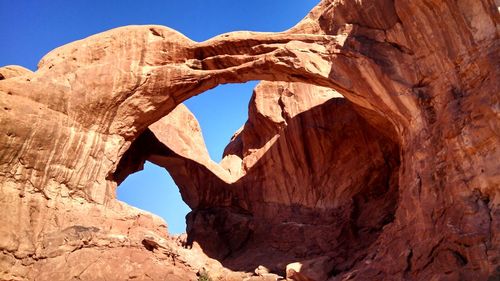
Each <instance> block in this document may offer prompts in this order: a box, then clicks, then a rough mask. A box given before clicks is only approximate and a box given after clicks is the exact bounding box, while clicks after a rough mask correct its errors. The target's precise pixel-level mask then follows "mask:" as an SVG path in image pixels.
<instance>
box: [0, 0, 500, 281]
mask: <svg viewBox="0 0 500 281" xmlns="http://www.w3.org/2000/svg"><path fill="white" fill-rule="evenodd" d="M499 21H500V20H499V15H498V9H497V7H496V5H495V3H493V1H491V0H482V1H479V2H478V1H467V0H462V1H444V2H443V1H433V0H426V1H389V0H387V1H386V0H380V1H375V0H370V1H362V2H359V1H346V2H342V1H328V0H325V1H323V2H322V3H320V4H319V5H318V7H317V8H315V9H314V10H313V11H312V12H311V14H310V15H309V16H308V17H307V18H306V19H304V20H303V21H302V22H301V23H299V24H298V25H297V26H296V27H294V28H292V29H291V30H289V31H287V32H284V33H280V34H253V33H239V34H240V35H238V33H234V34H233V35H226V36H225V37H224V36H222V37H217V38H215V39H213V40H209V41H207V42H204V43H194V42H190V41H189V40H188V39H186V38H185V37H183V36H181V35H179V34H178V33H175V32H173V31H171V30H168V29H165V28H161V27H156V26H148V27H131V28H127V29H118V30H114V31H110V32H108V33H104V34H101V35H97V36H95V37H91V38H88V39H86V40H83V41H80V42H78V43H74V44H71V45H68V46H65V47H62V48H61V49H58V50H56V51H54V52H53V53H52V54H50V55H49V56H47V57H46V58H45V59H44V60H43V61H42V63H41V65H40V69H39V70H38V71H37V72H35V73H26V72H25V71H19V74H20V75H21V76H19V77H12V75H11V74H9V75H7V76H6V75H3V74H2V77H10V78H7V79H3V80H2V81H1V82H0V97H1V99H0V102H1V104H2V107H3V108H4V110H3V111H2V113H1V114H2V121H5V122H3V123H2V131H5V132H6V133H5V134H2V135H1V136H0V143H2V146H3V147H2V148H3V149H2V156H1V158H0V159H1V161H0V162H1V163H0V170H1V171H2V174H1V184H2V188H3V189H2V192H3V193H4V194H3V195H4V196H3V197H4V198H5V200H4V201H3V202H2V208H3V209H5V210H8V214H6V216H5V218H4V223H3V225H4V226H3V228H2V233H5V235H4V237H8V238H7V239H6V241H7V242H6V245H4V246H3V249H4V250H5V252H6V254H4V255H5V256H6V257H8V259H9V261H12V263H13V264H15V265H16V267H15V268H18V269H19V268H25V267H24V266H23V265H21V262H20V259H25V260H24V262H26V261H28V262H33V263H35V265H36V266H41V267H42V268H43V262H36V261H38V260H37V259H34V258H32V257H33V256H34V255H35V256H36V257H38V256H41V257H42V258H43V259H45V258H47V257H50V258H57V251H48V250H47V249H39V248H37V247H35V245H38V244H37V243H39V242H40V239H41V238H39V237H40V234H44V235H45V236H44V239H48V241H50V239H51V237H52V236H51V235H52V234H51V233H55V232H56V230H57V231H59V230H61V229H64V230H65V231H67V232H68V233H74V232H75V231H76V232H78V233H80V232H82V233H86V234H88V235H95V233H96V232H95V231H94V230H95V229H94V228H92V227H90V228H88V227H87V228H78V227H77V228H75V227H74V223H73V222H74V221H78V220H79V219H82V218H85V216H86V215H88V214H89V212H88V210H87V209H86V208H90V209H92V211H93V212H94V211H95V212H97V213H98V212H103V213H106V214H108V215H107V217H106V218H102V220H101V221H99V222H97V221H87V223H88V224H89V225H97V224H98V225H106V224H109V225H116V223H117V221H119V219H118V218H119V217H120V215H116V214H111V210H123V207H119V206H116V205H117V203H116V202H115V201H114V200H113V194H114V188H115V186H116V184H115V183H114V182H113V180H112V179H111V178H110V177H111V174H112V172H113V170H114V168H115V167H116V165H117V162H118V160H119V159H120V157H121V155H123V154H124V153H125V151H127V149H128V147H129V145H130V143H131V141H133V140H134V139H135V138H136V137H137V136H138V135H139V134H140V133H141V132H142V131H143V130H144V129H146V127H147V126H149V125H150V124H152V123H153V122H154V121H156V120H158V119H159V118H161V117H162V116H164V115H165V114H167V113H168V112H169V110H171V109H172V108H173V107H174V106H175V105H176V104H178V103H180V102H181V100H183V99H185V98H188V97H189V95H194V94H197V93H201V92H202V91H203V90H205V89H208V88H211V87H214V86H215V85H216V84H218V83H228V82H239V81H244V80H249V79H263V80H266V79H267V80H285V81H305V80H307V82H309V83H314V84H318V85H322V86H327V87H330V88H334V89H337V90H338V91H339V92H341V93H342V94H343V95H344V96H345V97H346V98H348V99H349V100H350V101H352V102H353V103H355V104H356V105H358V106H359V107H360V108H364V109H368V111H367V112H364V114H367V115H368V116H374V115H373V112H376V114H377V115H376V116H378V118H369V119H370V120H371V121H374V124H375V125H376V126H380V127H381V128H383V129H387V128H391V127H392V128H394V131H395V134H393V136H395V137H394V138H395V139H397V141H398V142H399V143H400V144H401V146H402V153H401V161H402V169H401V173H400V180H399V181H400V186H402V187H403V188H401V189H400V204H399V208H398V210H397V212H396V218H395V220H394V223H392V224H391V225H389V226H388V227H387V228H385V229H384V232H383V233H382V235H381V236H380V237H379V238H378V240H377V242H376V243H375V244H374V245H373V248H372V249H371V250H372V251H373V253H374V254H373V255H370V256H367V257H365V258H364V259H363V260H362V261H359V262H358V263H356V264H355V265H354V267H353V268H351V269H349V270H348V271H347V272H345V273H343V274H345V275H346V276H347V275H349V274H351V273H352V272H354V271H358V272H360V273H363V277H356V278H372V279H377V278H385V279H387V278H391V276H393V275H394V276H396V277H394V278H398V279H402V278H407V279H430V278H431V277H433V276H435V275H436V274H437V275H439V276H441V277H443V278H445V277H446V276H448V277H450V278H452V279H453V278H454V279H460V278H462V279H486V278H487V277H488V276H489V275H493V274H496V273H495V270H496V269H495V268H496V267H497V266H498V253H499V252H500V251H498V247H499V244H500V243H499V234H498V231H497V229H498V221H499V215H498V209H499V208H498V205H499V201H498V200H499V199H498V198H499V196H498V194H499V191H498V186H499V182H498V173H499V172H498V171H500V169H499V166H498V161H496V159H498V157H499V156H498V154H499V151H498V149H496V146H497V145H498V142H499V138H498V134H496V132H497V131H498V122H496V121H495V120H497V119H498V118H496V111H495V110H496V105H497V104H498V95H496V92H498V90H497V89H498V88H499V86H498V79H496V77H497V76H498V71H499V70H498V65H497V64H496V62H497V61H498V53H499V52H498V31H497V28H496V27H497V26H498V23H499ZM241 34H243V35H241ZM313 34H315V35H313ZM162 36H163V37H162ZM239 36H243V37H244V38H241V37H239ZM164 37H165V38H164ZM166 38H175V40H170V39H166ZM129 39H130V40H129ZM163 43H165V46H164V45H162V44H163ZM80 44H81V45H80ZM186 45H187V46H188V47H187V48H186V47H185V46H186ZM92 46H93V47H92ZM99 46H102V48H99ZM106 46H108V48H104V47H106ZM235 46H237V47H238V52H244V53H245V54H247V55H248V56H239V55H237V54H234V52H232V51H231V49H232V47H235ZM156 48H158V49H160V50H162V49H163V48H166V49H168V50H171V51H172V52H168V53H161V52H160V53H155V52H148V50H150V51H151V50H154V49H156ZM108 49H109V50H108ZM106 50H108V51H106ZM200 50H202V51H200ZM302 50H306V52H302ZM106 52H111V53H110V54H109V55H110V56H108V53H106ZM218 52H224V53H226V52H229V53H230V54H231V55H229V56H224V55H222V56H217V55H218ZM231 52H232V53H231ZM173 54H175V56H173ZM108 59H109V61H108ZM200 60H201V61H200ZM165 61H168V62H172V64H167V65H165V64H164V62H165ZM313 61H314V62H315V64H316V66H314V64H312V62H313ZM103 62H105V63H104V64H102V63H103ZM203 62H205V64H203ZM308 63H311V64H308ZM221 65H222V66H223V68H222V69H221V68H220V66H221ZM323 66H326V67H323ZM266 67H269V69H267V68H266ZM200 68H201V69H200ZM110 70H111V71H110ZM205 70H208V72H207V71H205ZM2 71H4V70H3V69H2ZM148 73H150V75H149V76H148V75H147V74H148ZM273 74H274V76H273ZM14 76H15V75H14ZM58 77H59V78H58ZM180 77H183V78H182V79H181V80H180V81H181V83H179V84H177V87H172V88H168V87H165V85H163V87H162V83H165V84H168V83H166V81H165V80H162V79H167V80H171V81H176V79H178V78H180ZM177 81H178V80H177ZM198 81H201V83H198ZM169 89H170V90H172V91H168V90H169ZM103 93H105V94H106V95H104V96H103V95H102V94H103ZM110 93H112V94H110ZM167 97H171V98H167ZM20 101H21V103H20ZM21 104H22V105H21ZM18 116H25V118H23V119H22V120H19V118H18ZM47 120H50V122H47ZM491 120H493V121H491ZM380 121H383V122H385V123H380ZM381 124H382V125H381ZM387 124H390V125H389V126H388V125H387ZM391 134H392V133H391ZM26 140H30V141H29V142H26ZM68 154H71V155H74V157H73V158H71V159H69V158H67V157H65V155H68ZM106 179H109V180H106ZM9 202H18V203H19V204H17V203H16V204H11V203H9ZM47 202H50V204H47ZM79 202H83V203H85V202H89V203H90V204H88V205H84V207H82V206H80V205H79V204H80V203H79ZM118 205H119V204H118ZM19 206H20V207H19ZM28 206H30V207H28ZM90 206H91V207H90ZM120 208H121V209H120ZM58 210H72V212H70V214H69V216H70V217H71V218H70V219H68V218H67V217H63V215H62V214H63V212H60V211H58ZM464 210H467V212H465V211H464ZM90 213H92V212H90ZM90 217H95V218H100V216H98V215H95V214H94V215H93V216H92V215H90ZM34 218H35V220H34V221H40V220H42V221H44V220H47V221H49V222H50V223H48V224H47V225H48V226H43V225H42V224H39V223H32V224H31V223H30V222H31V221H32V219H34ZM56 218H59V219H56ZM65 227H66V228H65ZM419 232H420V233H422V234H421V235H415V233H419ZM49 234H50V235H49ZM73 236H74V235H73ZM73 236H72V237H73ZM77 236H78V235H77ZM77 236H74V237H77ZM106 237H108V236H106ZM110 237H111V236H110ZM49 238H50V239H49ZM56 238H57V236H56ZM108 238H109V237H108ZM109 239H111V238H109ZM44 241H45V242H47V241H46V240H44ZM54 241H55V240H54ZM71 241H73V240H71ZM75 241H79V240H78V239H76V240H75ZM134 241H135V240H134ZM47 243H48V242H47ZM134 243H135V242H134ZM49 244H50V243H48V244H47V245H49ZM134 245H136V244H134ZM138 245H140V243H139V244H138ZM148 245H149V244H148ZM66 246H67V245H66ZM92 246H95V247H98V245H92ZM14 256H15V257H14ZM59 257H61V256H59ZM44 262H46V261H44ZM388 264H389V265H390V267H391V268H388V266H387V265H388ZM443 271H444V272H443ZM36 272H37V271H31V273H22V274H21V275H24V276H30V275H29V274H31V276H33V275H37V273H36ZM360 275H361V274H359V275H358V276H360ZM41 278H42V279H43V276H42V277H41ZM47 278H48V277H47Z"/></svg>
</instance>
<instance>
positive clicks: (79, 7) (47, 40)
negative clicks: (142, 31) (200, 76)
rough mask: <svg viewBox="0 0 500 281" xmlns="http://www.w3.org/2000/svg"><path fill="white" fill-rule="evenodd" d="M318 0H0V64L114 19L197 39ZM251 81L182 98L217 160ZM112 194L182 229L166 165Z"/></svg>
mask: <svg viewBox="0 0 500 281" xmlns="http://www.w3.org/2000/svg"><path fill="white" fill-rule="evenodd" d="M318 2H319V0H163V1H136V0H113V1H104V0H101V1H90V0H88V1H84V0H70V1H68V0H64V1H63V0H50V1H49V0H0V26H2V42H1V43H0V66H4V65H9V64H18V65H22V66H24V67H27V68H30V69H32V70H36V65H37V63H38V61H39V60H40V59H41V58H42V56H43V55H45V54H46V53H48V52H49V51H50V50H52V49H54V48H56V47H58V46H61V45H63V44H66V43H69V42H72V41H74V40H78V39H82V38H85V37H87V36H90V35H92V34H95V33H98V32H102V31H105V30H108V29H111V28H114V27H119V26H124V25H133V24H159V25H165V26H169V27H171V28H174V29H176V30H178V31H180V32H182V33H183V34H185V35H186V36H188V37H189V38H191V39H193V40H196V41H203V40H206V39H209V38H211V37H213V36H215V35H218V34H221V33H225V32H230V31H237V30H251V31H282V30H285V29H288V28H290V27H292V26H293V25H294V24H295V23H297V22H298V21H300V20H301V19H302V18H303V17H304V16H305V15H306V14H307V13H308V12H309V11H310V10H311V9H312V8H313V7H314V6H315V5H316V4H317V3H318ZM256 83H257V82H256V81H251V82H248V83H245V84H231V85H221V86H219V87H217V88H215V89H213V90H210V91H207V92H205V93H203V94H202V95H199V96H196V97H193V98H191V99H189V100H188V101H186V102H185V104H186V105H187V106H188V108H189V109H190V110H191V111H192V112H193V113H194V114H195V116H196V118H197V119H198V121H199V122H200V125H201V128H202V131H203V135H204V137H205V142H206V144H207V147H208V150H209V152H210V155H211V157H212V159H214V160H215V161H220V159H221V156H222V152H223V150H224V147H225V146H226V144H227V143H228V141H229V139H230V137H231V136H232V135H233V134H234V132H235V131H236V130H237V129H238V128H239V127H240V126H241V125H243V123H244V122H245V120H246V119H247V107H248V101H249V100H250V96H251V93H252V89H253V87H254V86H255V85H256ZM117 195H118V198H119V199H120V200H123V201H125V202H127V203H129V204H130V205H133V206H136V207H138V208H141V209H144V210H148V211H150V212H153V213H155V214H157V215H160V216H162V217H163V218H164V219H165V220H166V221H167V224H168V225H169V231H170V232H171V233H182V232H184V230H185V220H184V217H185V215H186V214H187V212H189V208H188V207H187V206H186V205H185V204H184V203H183V202H182V200H181V198H180V195H179V192H178V189H177V187H176V186H175V184H174V182H173V181H172V179H171V177H170V176H169V175H168V173H167V172H166V171H165V170H164V169H163V168H160V167H157V166H155V165H153V164H151V163H146V165H145V169H144V170H143V171H141V172H138V173H135V174H133V175H131V176H129V177H128V178H127V179H126V180H125V182H123V183H122V184H121V185H120V187H119V188H118V194H117Z"/></svg>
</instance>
